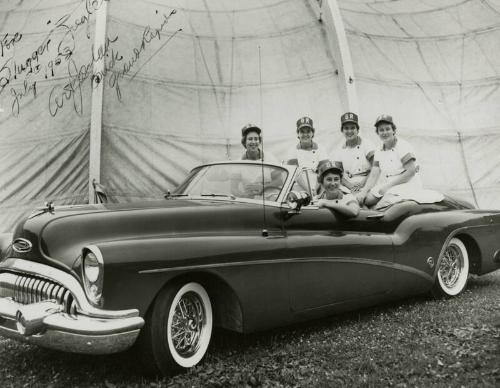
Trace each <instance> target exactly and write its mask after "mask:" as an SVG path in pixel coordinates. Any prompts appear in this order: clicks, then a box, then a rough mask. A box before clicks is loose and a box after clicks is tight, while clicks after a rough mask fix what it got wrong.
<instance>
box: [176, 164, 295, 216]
mask: <svg viewBox="0 0 500 388" xmlns="http://www.w3.org/2000/svg"><path fill="white" fill-rule="evenodd" d="M225 164H228V165H236V164H241V165H258V166H262V165H263V166H264V167H266V166H269V167H275V168H278V169H281V170H284V171H286V174H287V176H286V179H285V182H284V183H283V185H282V189H281V191H280V193H279V195H278V197H277V198H276V199H275V200H268V199H262V198H259V199H252V198H244V197H231V196H223V195H221V196H217V195H214V196H212V195H208V196H207V195H185V194H183V193H182V192H183V191H184V189H185V187H186V186H187V185H188V184H189V183H190V182H191V181H192V180H193V179H196V175H197V174H195V173H196V172H197V170H200V169H202V168H204V167H209V166H215V165H225ZM296 171H297V166H294V165H286V164H283V165H282V164H278V163H268V162H266V161H264V162H261V161H250V160H232V161H220V162H211V163H206V164H202V165H199V166H196V167H194V168H193V169H192V170H191V171H190V172H189V174H188V175H187V176H186V178H185V179H184V180H183V181H182V182H181V183H180V184H179V186H177V187H176V188H175V190H173V191H172V193H171V196H172V197H173V198H172V199H175V198H176V196H179V198H182V199H196V200H199V199H203V200H211V201H213V200H218V201H221V200H222V201H232V202H233V201H234V202H247V203H253V204H262V203H263V202H264V203H265V204H266V205H273V206H279V207H281V206H282V204H283V203H286V198H287V195H288V192H289V190H290V187H291V185H292V182H293V181H294V179H295V174H296Z"/></svg>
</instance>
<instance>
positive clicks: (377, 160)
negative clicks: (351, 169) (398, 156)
mask: <svg viewBox="0 0 500 388" xmlns="http://www.w3.org/2000/svg"><path fill="white" fill-rule="evenodd" d="M373 167H380V154H379V151H378V150H377V151H375V152H374V153H373Z"/></svg>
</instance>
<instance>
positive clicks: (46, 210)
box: [28, 201, 55, 219]
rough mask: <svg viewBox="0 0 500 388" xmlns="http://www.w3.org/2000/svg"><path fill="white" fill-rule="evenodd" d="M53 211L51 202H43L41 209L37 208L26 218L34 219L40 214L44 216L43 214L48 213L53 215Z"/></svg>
mask: <svg viewBox="0 0 500 388" xmlns="http://www.w3.org/2000/svg"><path fill="white" fill-rule="evenodd" d="M54 210H55V207H54V202H53V201H48V202H45V205H44V206H41V207H37V208H36V209H35V210H34V211H33V212H32V213H31V214H30V215H29V217H28V219H30V218H33V217H36V216H39V215H41V214H44V213H50V214H54Z"/></svg>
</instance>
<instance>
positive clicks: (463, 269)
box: [433, 238, 469, 297]
mask: <svg viewBox="0 0 500 388" xmlns="http://www.w3.org/2000/svg"><path fill="white" fill-rule="evenodd" d="M468 277H469V255H468V253H467V249H466V248H465V245H464V243H463V242H462V241H460V240H459V239H458V238H452V239H451V240H450V241H449V242H448V244H447V245H446V248H445V249H444V251H443V255H442V256H441V257H440V258H439V261H438V268H437V276H436V282H435V284H434V289H433V294H434V295H435V296H447V297H451V296H455V295H458V294H460V293H461V292H462V291H463V290H464V289H465V286H466V284H467V279H468Z"/></svg>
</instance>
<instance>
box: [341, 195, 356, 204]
mask: <svg viewBox="0 0 500 388" xmlns="http://www.w3.org/2000/svg"><path fill="white" fill-rule="evenodd" d="M342 201H343V202H344V204H345V205H349V204H350V203H351V202H356V203H358V200H357V199H356V197H355V196H354V195H352V194H344V198H342Z"/></svg>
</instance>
